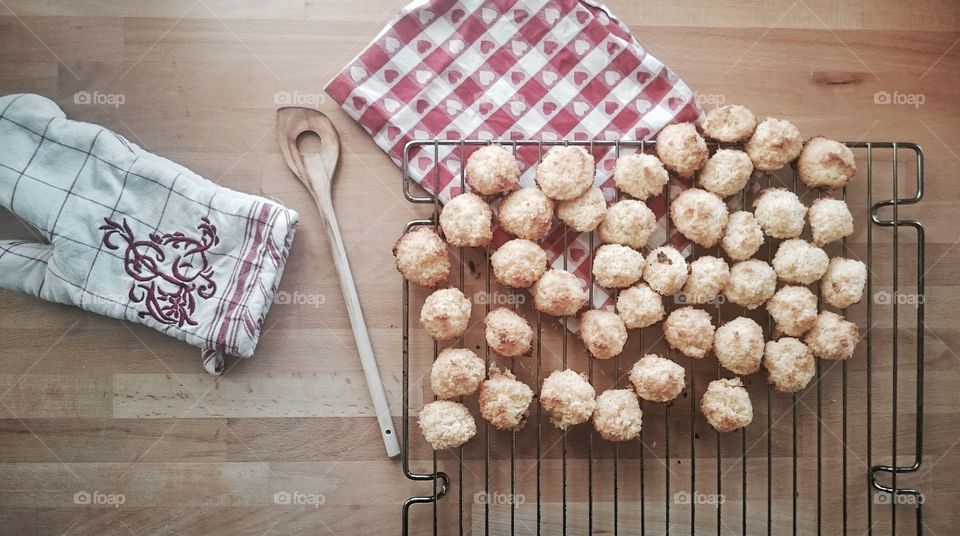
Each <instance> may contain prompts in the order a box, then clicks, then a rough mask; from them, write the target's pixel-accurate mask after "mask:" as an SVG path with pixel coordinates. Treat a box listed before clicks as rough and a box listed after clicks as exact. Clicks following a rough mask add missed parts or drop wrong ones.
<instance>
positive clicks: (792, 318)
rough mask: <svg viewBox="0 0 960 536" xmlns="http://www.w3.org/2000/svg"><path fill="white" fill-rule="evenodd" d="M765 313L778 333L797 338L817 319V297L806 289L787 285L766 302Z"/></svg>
mask: <svg viewBox="0 0 960 536" xmlns="http://www.w3.org/2000/svg"><path fill="white" fill-rule="evenodd" d="M767 312H768V313H770V316H771V317H772V318H773V320H774V322H776V323H777V331H778V332H780V333H783V334H785V335H789V336H791V337H799V336H801V335H803V334H804V333H806V332H807V331H808V330H809V329H810V328H811V327H813V322H814V320H816V319H817V297H816V295H814V293H813V292H810V289H808V288H807V287H797V286H792V285H787V286H785V287H783V288H781V289H780V290H778V291H777V292H776V294H774V295H773V297H772V298H770V300H769V301H768V302H767Z"/></svg>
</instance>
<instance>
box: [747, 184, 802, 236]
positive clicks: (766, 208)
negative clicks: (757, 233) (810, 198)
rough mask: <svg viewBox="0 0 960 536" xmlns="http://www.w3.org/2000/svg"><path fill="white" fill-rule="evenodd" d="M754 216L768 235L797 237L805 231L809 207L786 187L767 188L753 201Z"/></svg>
mask: <svg viewBox="0 0 960 536" xmlns="http://www.w3.org/2000/svg"><path fill="white" fill-rule="evenodd" d="M753 216H754V217H755V218H756V219H757V223H759V224H760V228H761V229H763V232H764V233H765V234H766V235H767V236H771V237H773V238H796V237H798V236H800V233H802V232H803V226H804V225H805V223H806V216H807V207H805V206H804V205H803V203H802V202H800V198H799V197H797V194H795V193H793V192H791V191H790V190H787V189H785V188H767V189H765V190H764V191H762V192H760V196H759V197H757V199H756V200H754V202H753Z"/></svg>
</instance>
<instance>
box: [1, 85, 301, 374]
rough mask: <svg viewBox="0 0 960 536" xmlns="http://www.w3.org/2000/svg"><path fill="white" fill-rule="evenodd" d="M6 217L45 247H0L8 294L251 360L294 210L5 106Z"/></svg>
mask: <svg viewBox="0 0 960 536" xmlns="http://www.w3.org/2000/svg"><path fill="white" fill-rule="evenodd" d="M0 146H2V147H3V150H0V205H2V206H3V207H4V208H6V209H8V210H10V211H11V212H12V213H14V214H15V215H16V216H17V217H18V218H20V219H21V220H22V221H24V222H25V223H27V224H29V225H30V226H32V227H33V228H34V229H36V230H37V231H38V232H39V234H38V235H37V238H38V240H37V241H12V240H0V287H3V288H6V289H9V290H15V291H20V292H27V293H30V294H33V295H36V296H39V297H40V298H42V299H45V300H48V301H52V302H57V303H64V304H69V305H76V306H78V307H81V308H83V309H86V310H88V311H92V312H95V313H98V314H102V315H105V316H109V317H113V318H118V319H122V320H127V321H130V322H137V323H141V324H145V325H147V326H150V327H152V328H154V329H156V330H158V331H160V332H162V333H165V334H167V335H170V336H173V337H176V338H178V339H181V340H183V341H186V342H188V343H190V344H192V345H194V346H199V347H200V348H201V349H203V353H202V355H203V365H204V368H205V369H206V370H207V371H208V372H211V373H214V374H219V373H220V372H222V370H223V354H228V355H235V356H240V357H251V356H252V355H253V352H254V349H255V348H256V345H257V342H258V340H259V338H260V333H261V327H262V325H263V320H264V317H265V316H266V314H267V311H268V310H269V308H270V305H271V303H272V302H273V294H274V291H275V290H276V287H277V285H278V284H279V281H280V277H281V275H282V273H283V267H284V264H285V262H286V259H287V255H288V252H289V249H290V245H291V243H292V241H293V235H294V231H295V227H296V223H297V220H298V215H297V213H296V212H294V211H292V210H289V209H286V208H284V207H283V206H281V205H279V204H277V203H274V202H272V201H268V200H266V199H262V198H259V197H255V196H251V195H247V194H243V193H239V192H234V191H231V190H228V189H226V188H222V187H220V186H217V185H216V184H214V183H212V182H210V181H207V180H205V179H203V178H201V177H200V176H198V175H196V174H194V173H193V172H191V171H190V170H188V169H186V168H184V167H182V166H180V165H178V164H175V163H173V162H171V161H169V160H166V159H164V158H161V157H159V156H156V155H154V154H151V153H148V152H146V151H144V150H143V149H141V148H140V147H137V146H136V145H134V144H133V143H131V142H129V141H127V140H126V139H124V138H122V137H121V136H119V135H117V134H115V133H114V132H111V131H110V130H107V129H105V128H103V127H100V126H97V125H92V124H89V123H82V122H78V121H71V120H69V119H67V118H66V116H65V115H64V113H63V111H61V110H60V108H59V107H57V105H56V104H55V103H53V102H52V101H50V100H49V99H46V98H44V97H40V96H37V95H9V96H6V97H0Z"/></svg>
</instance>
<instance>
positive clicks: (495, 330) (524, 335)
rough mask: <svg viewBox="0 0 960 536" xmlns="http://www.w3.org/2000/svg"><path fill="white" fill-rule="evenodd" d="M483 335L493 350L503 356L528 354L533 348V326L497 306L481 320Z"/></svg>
mask: <svg viewBox="0 0 960 536" xmlns="http://www.w3.org/2000/svg"><path fill="white" fill-rule="evenodd" d="M483 323H484V326H485V330H484V337H485V338H486V340H487V345H489V346H490V349H491V350H493V351H494V352H496V353H498V354H500V355H502V356H505V357H518V356H522V355H528V354H529V353H530V351H531V350H532V349H533V328H531V327H530V323H529V322H527V319H525V318H523V317H522V316H520V315H519V314H517V313H516V312H514V311H512V310H510V309H508V308H506V307H497V308H496V309H493V310H492V311H490V312H489V313H487V316H486V318H484V320H483Z"/></svg>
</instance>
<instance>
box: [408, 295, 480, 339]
mask: <svg viewBox="0 0 960 536" xmlns="http://www.w3.org/2000/svg"><path fill="white" fill-rule="evenodd" d="M472 309H473V306H472V304H471V303H470V300H468V299H467V297H466V296H464V295H463V292H461V291H460V290H459V289H455V288H442V289H440V290H435V291H433V293H432V294H430V295H429V296H427V299H426V300H424V302H423V307H422V308H421V309H420V323H421V324H423V327H424V328H425V329H426V330H427V333H429V334H430V336H431V337H433V338H434V339H436V340H438V341H446V340H450V339H456V338H457V337H459V336H461V335H463V334H464V332H466V331H467V326H468V325H469V324H470V311H471V310H472Z"/></svg>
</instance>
